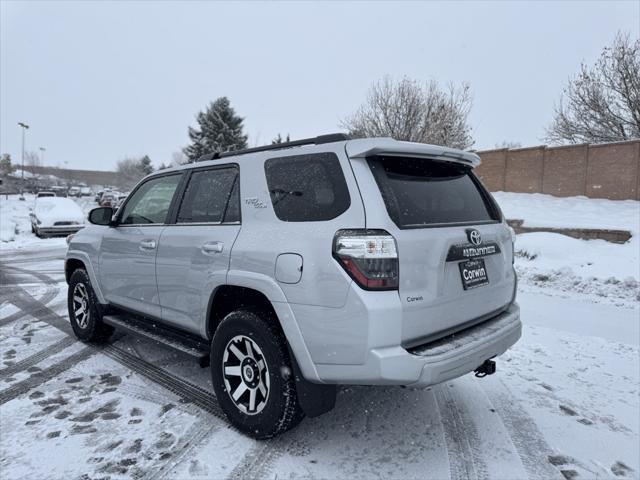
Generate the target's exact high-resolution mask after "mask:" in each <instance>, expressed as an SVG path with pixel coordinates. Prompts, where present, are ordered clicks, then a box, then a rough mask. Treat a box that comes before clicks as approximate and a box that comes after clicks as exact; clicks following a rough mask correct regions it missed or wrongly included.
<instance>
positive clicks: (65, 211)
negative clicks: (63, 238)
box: [29, 197, 85, 238]
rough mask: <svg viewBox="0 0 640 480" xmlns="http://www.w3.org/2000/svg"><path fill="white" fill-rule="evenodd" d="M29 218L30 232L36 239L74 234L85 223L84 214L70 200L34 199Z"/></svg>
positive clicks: (58, 198) (53, 198) (56, 198)
mask: <svg viewBox="0 0 640 480" xmlns="http://www.w3.org/2000/svg"><path fill="white" fill-rule="evenodd" d="M29 216H30V217H31V231H32V232H33V233H35V234H36V235H37V236H38V237H41V238H44V237H49V236H53V235H69V234H71V233H76V232H77V231H78V230H80V229H81V228H82V227H84V223H85V214H84V212H83V211H82V209H81V208H80V207H79V206H78V204H77V203H76V202H74V201H73V200H71V199H70V198H60V197H39V198H36V201H35V205H34V207H33V211H32V212H31V213H30V214H29Z"/></svg>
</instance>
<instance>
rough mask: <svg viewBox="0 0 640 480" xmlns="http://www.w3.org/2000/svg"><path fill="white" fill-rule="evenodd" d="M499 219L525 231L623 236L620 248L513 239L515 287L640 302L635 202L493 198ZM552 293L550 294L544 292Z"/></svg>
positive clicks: (561, 238) (540, 237) (639, 216)
mask: <svg viewBox="0 0 640 480" xmlns="http://www.w3.org/2000/svg"><path fill="white" fill-rule="evenodd" d="M494 196H495V198H496V200H497V201H498V203H499V204H500V207H501V208H502V211H503V212H504V214H505V216H506V217H507V218H509V219H521V220H524V225H525V226H537V227H561V228H562V227H574V228H606V229H618V230H628V231H630V232H631V234H632V237H631V240H629V241H628V242H627V243H625V244H623V245H620V244H616V243H610V242H606V241H604V240H580V239H575V238H571V237H567V236H565V235H561V234H558V233H546V232H535V233H525V234H520V235H518V236H517V238H516V244H515V249H516V270H517V272H518V275H519V278H520V282H521V284H524V285H528V286H536V287H547V288H549V289H553V291H555V292H565V293H566V292H575V293H581V294H589V295H592V296H594V298H598V297H600V298H602V299H605V298H606V301H609V302H613V303H616V304H620V305H624V304H627V305H633V304H635V303H637V302H638V301H640V284H639V281H640V202H637V201H633V200H625V201H614V200H605V199H591V198H587V197H568V198H558V197H553V196H551V195H543V194H538V193H536V194H528V193H509V192H497V193H495V194H494ZM549 291H552V290H549Z"/></svg>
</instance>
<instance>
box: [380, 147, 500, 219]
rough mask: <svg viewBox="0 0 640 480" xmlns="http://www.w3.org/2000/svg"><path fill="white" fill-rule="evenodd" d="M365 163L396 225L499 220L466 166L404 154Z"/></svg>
mask: <svg viewBox="0 0 640 480" xmlns="http://www.w3.org/2000/svg"><path fill="white" fill-rule="evenodd" d="M368 162H369V167H370V168H371V171H372V172H373V175H374V177H375V179H376V182H378V187H379V188H380V192H381V193H382V197H383V199H384V202H385V204H386V206H387V211H388V212H389V216H390V217H391V219H392V220H393V221H394V223H395V224H396V225H397V226H398V227H400V228H420V227H426V226H437V225H446V224H452V223H454V224H471V223H485V222H493V221H498V220H499V214H498V211H497V208H496V207H495V205H493V202H492V201H491V199H490V197H489V195H488V194H487V193H486V191H484V189H483V187H482V186H481V185H480V182H479V181H478V180H477V179H476V178H475V177H474V176H473V174H472V173H471V169H470V168H468V167H465V166H462V165H457V164H454V163H449V162H439V161H434V160H425V159H418V158H408V157H384V156H380V157H372V158H369V159H368Z"/></svg>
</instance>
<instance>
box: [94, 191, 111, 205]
mask: <svg viewBox="0 0 640 480" xmlns="http://www.w3.org/2000/svg"><path fill="white" fill-rule="evenodd" d="M109 192H111V189H109V188H105V189H103V190H98V193H96V197H95V200H96V202H97V203H100V201H101V200H102V196H103V195H104V194H105V193H109Z"/></svg>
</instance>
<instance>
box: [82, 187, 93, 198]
mask: <svg viewBox="0 0 640 480" xmlns="http://www.w3.org/2000/svg"><path fill="white" fill-rule="evenodd" d="M80 196H82V197H90V196H91V188H89V187H80Z"/></svg>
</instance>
